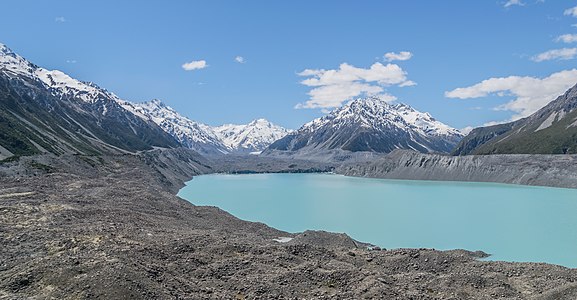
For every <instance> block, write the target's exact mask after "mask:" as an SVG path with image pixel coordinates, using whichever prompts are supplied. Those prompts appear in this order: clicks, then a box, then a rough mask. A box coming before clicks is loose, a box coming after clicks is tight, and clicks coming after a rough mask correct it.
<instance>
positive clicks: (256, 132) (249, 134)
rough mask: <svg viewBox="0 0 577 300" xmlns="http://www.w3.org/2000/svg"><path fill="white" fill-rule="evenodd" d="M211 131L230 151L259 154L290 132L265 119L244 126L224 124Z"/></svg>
mask: <svg viewBox="0 0 577 300" xmlns="http://www.w3.org/2000/svg"><path fill="white" fill-rule="evenodd" d="M213 129H214V131H215V133H216V134H217V135H218V136H219V137H220V139H221V140H222V142H223V143H224V144H225V145H226V146H227V147H228V148H229V149H230V150H232V151H234V152H240V153H251V152H252V153H256V152H261V151H263V150H264V149H266V147H268V146H269V145H270V144H272V143H273V142H274V141H276V140H278V139H281V138H283V137H284V136H286V135H287V134H289V133H290V132H292V131H291V130H288V129H286V128H283V127H281V126H278V125H275V124H273V123H271V122H269V121H267V120H265V119H257V120H254V121H252V122H250V123H248V124H246V125H235V124H225V125H222V126H218V127H214V128H213Z"/></svg>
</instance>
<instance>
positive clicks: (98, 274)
mask: <svg viewBox="0 0 577 300" xmlns="http://www.w3.org/2000/svg"><path fill="white" fill-rule="evenodd" d="M575 89H576V88H575V87H574V88H572V89H570V90H569V91H568V92H567V93H566V94H564V95H563V96H561V97H559V98H558V99H557V100H554V101H552V102H551V103H550V104H548V105H547V106H546V107H544V108H543V109H542V110H540V111H538V112H537V113H535V114H534V115H532V116H530V117H528V118H526V119H521V120H519V121H516V122H514V123H510V124H502V125H497V126H490V127H482V128H477V129H474V130H473V131H471V133H470V134H468V135H464V134H463V133H461V132H460V131H459V130H457V129H454V128H452V127H450V126H448V125H446V124H445V123H442V122H441V121H439V120H437V119H435V118H434V117H433V116H431V115H430V114H429V113H426V112H420V111H418V110H417V109H415V108H413V107H411V106H409V105H406V104H401V103H390V101H389V100H387V99H383V98H379V97H374V96H370V97H362V98H356V99H352V100H351V101H349V102H347V103H345V104H344V105H342V106H341V107H338V108H335V109H334V110H332V111H327V112H326V114H324V115H323V116H321V117H319V118H316V119H313V120H312V121H310V122H308V123H306V124H304V125H302V126H301V127H300V128H299V129H297V130H290V129H286V128H283V127H280V126H278V125H275V124H273V123H271V122H269V121H267V120H266V119H262V118H259V119H256V120H254V121H251V122H249V123H247V124H244V125H239V124H225V125H220V126H209V125H206V124H204V123H201V122H198V121H194V120H192V119H190V118H188V117H187V116H184V115H182V114H180V113H179V112H177V111H176V110H175V109H173V108H171V107H170V106H168V105H167V104H165V103H164V102H162V101H160V100H151V101H148V102H140V103H136V102H131V101H127V100H124V99H121V98H120V97H118V96H116V95H115V94H114V93H112V92H109V91H108V90H106V89H104V88H101V87H99V86H98V85H96V84H94V83H90V82H83V81H80V80H77V79H74V78H72V77H70V76H68V75H66V74H65V73H63V72H61V71H57V70H47V69H44V68H42V67H39V66H37V65H35V64H34V63H32V62H29V61H28V60H26V59H24V58H23V57H22V56H20V55H18V54H16V53H15V52H13V51H12V50H10V49H9V48H8V47H7V46H5V45H1V44H0V108H1V109H0V159H1V161H0V179H1V180H0V191H1V193H0V211H1V215H0V224H1V225H2V226H1V229H0V240H1V241H2V245H4V246H5V247H3V248H2V249H1V250H0V262H1V263H0V299H30V298H32V299H34V298H36V299H41V298H57V299H78V298H81V299H90V298H106V299H110V298H126V299H175V298H189V299H198V298H201V299H235V298H236V299H249V298H250V299H259V298H260V299H268V298H320V299H323V298H325V299H329V298H330V299H334V298H336V299H351V298H354V299H356V298H379V297H386V298H388V299H407V298H413V299H472V298H474V299H496V298H497V299H498V298H501V299H574V298H575V296H576V295H577V287H576V285H575V281H576V280H577V272H576V270H575V269H570V268H566V267H562V266H557V265H551V264H544V263H514V262H500V261H484V260H480V259H482V258H486V257H487V255H488V254H487V253H485V252H483V249H469V250H473V251H475V252H471V251H467V250H459V249H455V250H446V251H439V250H435V249H424V248H418V249H381V248H379V247H375V246H374V245H371V242H372V241H371V240H366V241H365V240H361V241H357V240H354V239H353V238H351V237H349V236H348V235H346V233H329V232H324V231H311V230H304V231H303V232H283V231H281V230H278V229H274V228H272V227H269V226H268V225H266V224H263V223H258V222H257V223H255V222H248V221H243V220H240V219H238V218H236V217H235V216H233V215H231V214H229V213H228V212H226V211H223V210H222V209H220V208H217V207H214V206H195V205H193V204H190V203H189V202H187V201H185V200H183V199H181V198H179V197H177V196H176V194H177V193H178V192H179V191H180V190H181V188H182V187H183V186H184V184H185V182H187V181H189V180H191V179H192V178H193V177H195V176H199V175H205V174H215V173H231V174H254V173H324V172H334V173H337V174H342V175H347V176H355V177H371V178H387V179H410V180H437V181H472V182H496V183H510V184H522V185H537V186H550V187H563V188H577V175H576V174H577V170H576V164H575V163H574V160H575V159H576V157H575V155H574V154H573V150H572V149H573V146H572V142H573V130H574V126H572V124H573V123H574V112H575V108H576V107H577V104H576V103H577V94H576V93H575ZM553 133H554V134H553ZM536 136H537V137H536ZM549 139H552V140H555V141H558V143H557V144H554V145H553V144H551V143H549V141H550V140H549ZM510 141H515V143H514V145H516V146H518V147H511V146H510V145H511V144H510ZM517 141H519V142H517ZM522 141H530V143H521V142H522ZM539 141H544V142H543V143H541V144H539V143H538V142H539ZM533 143H537V144H539V145H538V146H534V145H533ZM543 145H545V146H543ZM550 145H553V146H550ZM193 181H194V179H193ZM239 197H240V196H239ZM279 198H280V197H279ZM390 227H394V226H390ZM389 230H395V229H394V228H384V229H383V234H386V232H387V231H389ZM481 248H482V247H481ZM477 250H479V251H477Z"/></svg>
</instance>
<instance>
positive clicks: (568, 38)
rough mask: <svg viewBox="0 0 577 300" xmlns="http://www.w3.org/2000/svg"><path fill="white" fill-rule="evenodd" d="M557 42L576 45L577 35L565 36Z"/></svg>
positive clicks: (558, 38)
mask: <svg viewBox="0 0 577 300" xmlns="http://www.w3.org/2000/svg"><path fill="white" fill-rule="evenodd" d="M555 41H557V42H563V43H567V44H569V43H575V42H577V34H563V35H560V36H558V37H557V38H556V39H555Z"/></svg>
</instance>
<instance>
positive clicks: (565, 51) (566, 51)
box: [531, 48, 577, 62]
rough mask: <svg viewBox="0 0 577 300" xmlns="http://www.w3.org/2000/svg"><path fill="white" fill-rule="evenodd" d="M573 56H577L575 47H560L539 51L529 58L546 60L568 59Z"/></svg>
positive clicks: (537, 60)
mask: <svg viewBox="0 0 577 300" xmlns="http://www.w3.org/2000/svg"><path fill="white" fill-rule="evenodd" d="M575 56H577V48H561V49H553V50H549V51H545V52H543V53H539V54H537V55H535V56H533V57H531V60H533V61H536V62H542V61H546V60H569V59H573V58H575Z"/></svg>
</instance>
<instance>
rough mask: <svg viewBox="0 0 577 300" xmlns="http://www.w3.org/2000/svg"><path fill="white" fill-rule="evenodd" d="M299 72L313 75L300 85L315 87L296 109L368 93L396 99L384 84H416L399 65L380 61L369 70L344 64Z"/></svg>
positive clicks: (335, 103) (326, 105) (339, 102)
mask: <svg viewBox="0 0 577 300" xmlns="http://www.w3.org/2000/svg"><path fill="white" fill-rule="evenodd" d="M298 75H299V76H303V77H310V78H307V79H305V80H303V81H301V84H303V85H306V86H310V87H313V89H312V90H310V91H309V92H308V95H309V96H310V99H309V100H308V101H306V102H305V103H299V104H297V105H296V106H295V108H331V107H338V106H341V105H342V103H343V102H345V101H347V100H349V99H352V98H354V97H358V96H365V95H366V96H369V95H373V96H379V97H381V99H383V100H386V101H394V100H396V99H397V98H396V97H395V96H393V95H390V94H388V93H385V87H388V86H392V85H396V86H400V87H403V86H412V85H415V84H416V83H414V82H413V81H410V80H408V79H407V73H406V72H405V71H404V70H403V69H402V68H401V67H399V66H398V65H396V64H387V65H383V64H381V63H378V62H377V63H374V64H373V65H372V66H371V67H370V68H368V69H363V68H357V67H355V66H352V65H349V64H347V63H342V64H341V65H340V66H339V68H338V69H336V70H323V69H306V70H304V71H302V72H300V73H298Z"/></svg>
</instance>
